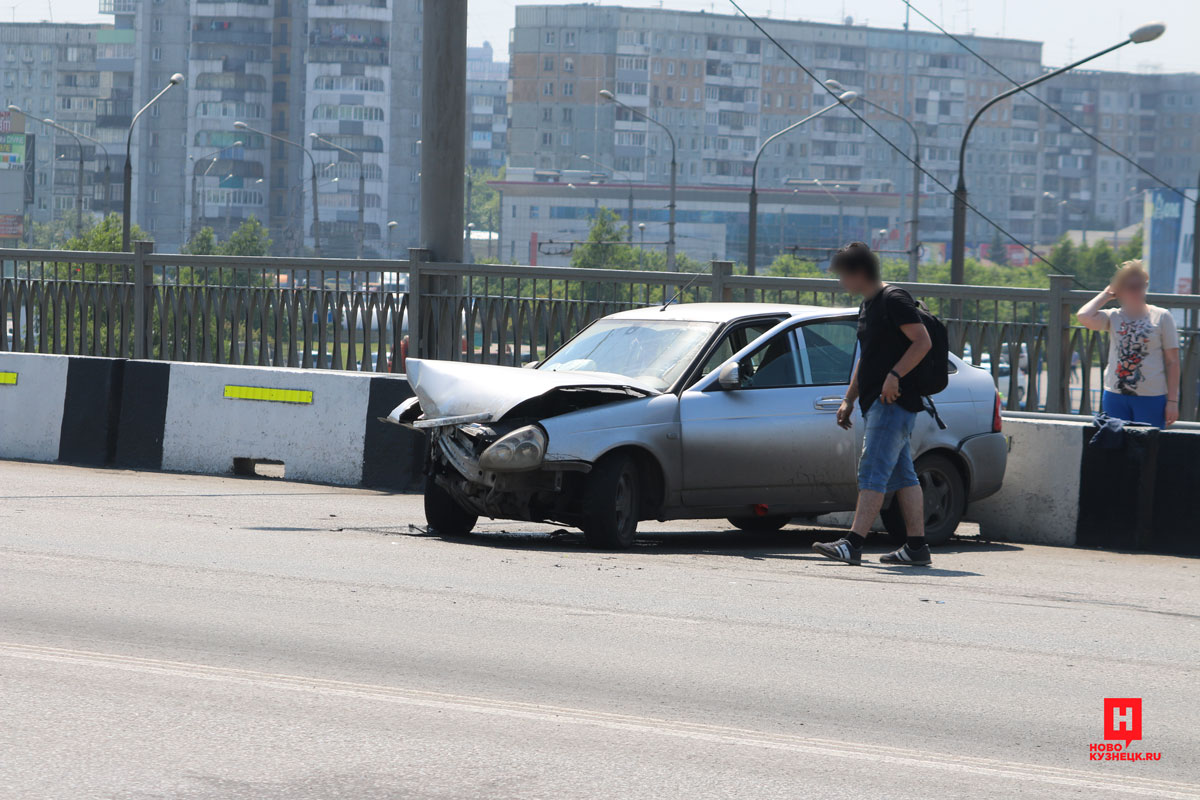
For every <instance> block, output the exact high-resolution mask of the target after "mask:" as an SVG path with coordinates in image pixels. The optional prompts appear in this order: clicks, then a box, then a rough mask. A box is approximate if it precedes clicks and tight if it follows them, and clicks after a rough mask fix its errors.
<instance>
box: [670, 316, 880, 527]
mask: <svg viewBox="0 0 1200 800" xmlns="http://www.w3.org/2000/svg"><path fill="white" fill-rule="evenodd" d="M855 334H856V322H855V320H854V318H853V317H839V318H827V319H819V320H812V321H809V322H805V323H796V324H784V325H781V326H779V327H778V328H777V329H776V330H774V331H773V332H772V333H770V334H768V335H766V336H763V337H762V338H761V339H759V340H758V341H756V342H754V343H752V344H751V345H749V346H747V347H746V348H745V349H743V350H742V351H741V352H739V353H738V354H737V355H736V356H735V358H736V360H737V362H738V364H739V366H740V371H741V375H742V381H741V386H740V387H738V388H735V389H723V388H721V386H720V384H719V382H718V380H717V378H718V376H717V374H713V375H710V376H709V377H708V378H706V379H704V380H702V381H700V382H699V383H697V384H696V386H695V387H693V388H692V389H689V390H687V391H685V392H683V394H682V395H681V396H680V406H679V407H680V438H681V442H682V447H681V452H682V455H683V470H682V472H683V503H684V505H687V506H693V507H696V506H713V507H729V506H737V505H754V504H757V503H766V504H767V505H780V506H788V507H796V508H803V509H811V510H820V509H822V508H831V509H832V508H849V507H851V506H852V505H853V502H854V497H855V494H856V489H855V467H856V452H857V437H856V436H855V434H854V433H853V432H850V431H844V430H842V429H840V428H838V427H837V424H836V422H835V414H836V412H837V408H838V406H839V405H840V403H841V399H842V397H843V396H844V394H845V391H846V385H847V383H849V380H850V375H851V372H852V370H853V367H854V359H855V355H856V340H855Z"/></svg>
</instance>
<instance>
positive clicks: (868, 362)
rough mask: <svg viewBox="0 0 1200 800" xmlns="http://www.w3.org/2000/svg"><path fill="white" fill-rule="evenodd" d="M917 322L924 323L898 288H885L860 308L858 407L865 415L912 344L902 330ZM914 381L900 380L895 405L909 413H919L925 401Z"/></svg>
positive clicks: (865, 301) (910, 374) (911, 300)
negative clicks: (889, 374)
mask: <svg viewBox="0 0 1200 800" xmlns="http://www.w3.org/2000/svg"><path fill="white" fill-rule="evenodd" d="M914 322H916V323H920V322H921V315H920V314H919V313H917V303H916V301H915V300H913V298H912V295H910V294H909V293H908V292H906V291H905V290H903V289H901V288H900V287H899V286H885V287H884V288H883V289H881V290H880V291H878V292H876V293H875V296H874V297H872V298H871V299H869V300H864V301H863V302H862V305H860V306H859V307H858V342H859V344H860V345H861V346H862V355H861V356H860V358H859V361H858V404H859V408H861V409H862V412H863V413H864V414H865V413H867V409H868V408H870V407H871V404H872V403H874V402H875V401H876V400H878V399H879V393H880V392H881V391H883V382H884V380H885V379H886V378H887V376H888V372H890V371H891V370H892V369H894V368H895V366H896V362H898V361H899V360H900V359H901V358H902V357H903V356H904V353H905V352H906V351H907V350H908V346H909V345H910V344H912V341H911V340H910V339H909V338H908V337H907V336H905V335H904V332H903V331H902V330H900V326H901V325H908V324H911V323H914ZM912 380H913V376H912V373H911V372H910V373H909V374H908V375H905V376H904V377H903V378H901V379H900V397H898V398H896V403H897V405H899V406H900V407H901V408H904V409H907V410H908V411H920V410H921V409H922V408H923V407H924V406H923V401H922V399H921V395H920V394H918V392H917V391H916V389H914V388H913V387H912V385H911V384H912Z"/></svg>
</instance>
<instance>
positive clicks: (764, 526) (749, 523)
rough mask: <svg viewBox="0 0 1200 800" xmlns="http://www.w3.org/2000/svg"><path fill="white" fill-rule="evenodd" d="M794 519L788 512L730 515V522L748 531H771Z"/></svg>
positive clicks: (739, 528)
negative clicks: (743, 515) (751, 515)
mask: <svg viewBox="0 0 1200 800" xmlns="http://www.w3.org/2000/svg"><path fill="white" fill-rule="evenodd" d="M791 521H792V518H791V517H789V516H787V515H786V514H774V515H768V516H765V517H730V518H729V524H730V525H732V526H733V527H735V528H737V529H738V530H742V531H746V532H747V533H770V532H772V531H777V530H779V529H780V528H782V527H783V526H784V525H787V524H788V523H789V522H791Z"/></svg>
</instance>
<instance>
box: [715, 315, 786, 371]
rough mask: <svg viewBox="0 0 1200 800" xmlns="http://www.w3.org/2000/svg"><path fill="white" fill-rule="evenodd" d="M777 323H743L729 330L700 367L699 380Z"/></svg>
mask: <svg viewBox="0 0 1200 800" xmlns="http://www.w3.org/2000/svg"><path fill="white" fill-rule="evenodd" d="M775 325H776V321H775V320H770V321H763V322H755V323H752V324H750V325H743V326H741V327H738V328H733V329H731V330H729V331H727V332H726V333H725V335H724V336H722V337H721V341H720V342H719V343H718V344H717V349H716V350H713V351H712V353H711V354H710V355H709V357H708V358H707V359H706V360H705V361H704V366H703V367H701V368H700V374H699V375H698V376H696V379H697V380H699V379H700V378H703V377H704V376H705V375H708V374H709V373H710V372H712V371H713V370H716V369H718V368H719V367H720V366H721V365H722V364H724V363H725V362H726V361H728V360H729V359H731V358H733V354H734V353H736V352H737V351H739V350H741V349H742V348H743V347H745V346H746V345H748V344H751V343H752V342H755V341H757V340H758V338H759V337H760V336H762V335H763V334H764V333H766V332H767V331H769V330H771V328H773V327H775Z"/></svg>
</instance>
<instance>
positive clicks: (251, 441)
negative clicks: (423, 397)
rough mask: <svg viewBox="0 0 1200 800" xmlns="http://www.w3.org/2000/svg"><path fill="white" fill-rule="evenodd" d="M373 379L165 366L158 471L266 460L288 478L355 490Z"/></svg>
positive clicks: (223, 468)
mask: <svg viewBox="0 0 1200 800" xmlns="http://www.w3.org/2000/svg"><path fill="white" fill-rule="evenodd" d="M371 380H372V378H371V376H370V375H368V374H362V373H353V372H328V371H323V370H301V369H285V368H259V367H238V366H225V365H218V364H182V363H174V364H171V374H170V382H169V389H168V393H167V408H166V415H165V420H164V426H163V445H162V468H163V469H166V470H177V471H181V472H207V473H227V472H230V471H231V470H232V469H233V465H234V459H242V458H245V459H269V460H274V461H282V462H283V463H284V470H285V476H286V477H287V478H288V479H290V480H301V481H316V482H320V483H335V484H346V485H356V484H358V483H360V482H361V481H362V477H363V447H364V420H365V419H366V415H367V404H368V400H369V397H370V389H371Z"/></svg>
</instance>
